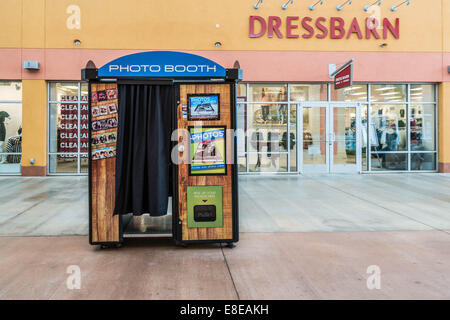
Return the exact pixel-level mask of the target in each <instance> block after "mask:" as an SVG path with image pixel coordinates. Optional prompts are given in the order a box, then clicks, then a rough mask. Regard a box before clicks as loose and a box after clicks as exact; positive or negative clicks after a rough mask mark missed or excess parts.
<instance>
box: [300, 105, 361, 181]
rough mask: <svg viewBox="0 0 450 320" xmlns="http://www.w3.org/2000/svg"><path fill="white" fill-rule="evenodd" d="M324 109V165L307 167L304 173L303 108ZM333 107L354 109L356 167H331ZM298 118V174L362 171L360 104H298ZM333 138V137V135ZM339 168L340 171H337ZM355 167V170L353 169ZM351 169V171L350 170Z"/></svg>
mask: <svg viewBox="0 0 450 320" xmlns="http://www.w3.org/2000/svg"><path fill="white" fill-rule="evenodd" d="M305 107H306V108H320V107H323V108H325V110H326V112H325V144H326V155H325V160H326V161H325V162H326V163H325V164H320V165H307V166H308V170H307V171H306V172H305V164H304V159H303V110H304V108H305ZM335 107H338V108H344V107H350V108H355V109H356V165H333V152H332V146H333V145H334V142H335V140H334V139H333V137H332V134H333V131H332V130H333V122H332V120H333V119H332V117H333V110H334V108H335ZM297 112H298V117H297V128H298V135H297V137H298V138H297V140H298V143H297V155H298V164H299V173H301V174H305V173H312V174H315V173H344V172H347V173H360V172H361V169H362V155H361V104H360V103H359V102H329V101H322V102H309V101H305V102H300V103H299V104H298V111H297ZM333 136H334V135H333ZM339 166H341V168H345V169H341V170H339ZM355 166H356V168H355ZM350 168H351V169H350Z"/></svg>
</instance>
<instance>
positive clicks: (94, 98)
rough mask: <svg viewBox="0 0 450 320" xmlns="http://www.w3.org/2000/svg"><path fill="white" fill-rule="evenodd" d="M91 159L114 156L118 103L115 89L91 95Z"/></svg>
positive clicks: (93, 91) (95, 92) (94, 92)
mask: <svg viewBox="0 0 450 320" xmlns="http://www.w3.org/2000/svg"><path fill="white" fill-rule="evenodd" d="M90 112H91V157H92V160H101V159H106V158H112V157H115V156H116V142H117V126H118V116H117V115H118V101H117V87H109V88H106V89H103V90H95V89H94V88H92V93H91V110H90Z"/></svg>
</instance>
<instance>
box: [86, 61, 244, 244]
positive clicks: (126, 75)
mask: <svg viewBox="0 0 450 320" xmlns="http://www.w3.org/2000/svg"><path fill="white" fill-rule="evenodd" d="M82 75H83V78H84V79H86V80H88V81H89V98H90V99H89V110H90V120H89V132H90V141H91V143H90V152H89V153H90V160H89V161H90V166H89V186H90V192H89V193H90V210H89V212H90V243H91V244H99V245H103V246H109V245H116V244H121V243H122V242H123V241H124V239H126V238H127V237H136V236H140V237H143V236H144V237H145V236H154V235H159V236H163V235H164V236H169V237H172V238H173V239H174V240H175V242H176V243H179V244H187V243H192V242H216V243H227V244H230V245H232V244H233V243H234V242H237V241H238V202H237V170H236V157H235V154H236V143H235V137H234V134H233V131H234V128H235V123H236V119H235V116H234V115H235V88H236V82H237V81H238V80H239V75H241V72H240V71H239V70H238V69H225V68H223V67H222V66H220V65H218V64H217V63H215V62H213V61H211V60H208V59H205V58H203V57H200V56H196V55H191V54H186V53H180V52H143V53H137V54H132V55H129V56H125V57H121V58H118V59H116V60H114V61H111V62H110V63H108V64H106V65H105V66H103V67H101V68H99V69H96V68H95V67H94V66H92V64H90V65H89V64H88V66H87V68H86V69H83V71H82ZM170 220H171V223H169V221H170Z"/></svg>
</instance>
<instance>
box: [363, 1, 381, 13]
mask: <svg viewBox="0 0 450 320" xmlns="http://www.w3.org/2000/svg"><path fill="white" fill-rule="evenodd" d="M381 3H382V0H377V1H375V2H374V3H372V4H370V5H368V6H364V11H365V12H367V11H369V9H370V8H371V7H373V6H374V5H378V6H381Z"/></svg>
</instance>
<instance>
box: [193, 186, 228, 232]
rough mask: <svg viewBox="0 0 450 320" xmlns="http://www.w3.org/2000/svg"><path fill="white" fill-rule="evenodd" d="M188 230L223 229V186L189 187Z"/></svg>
mask: <svg viewBox="0 0 450 320" xmlns="http://www.w3.org/2000/svg"><path fill="white" fill-rule="evenodd" d="M187 216H188V228H221V227H222V226H223V215H222V186H188V187H187Z"/></svg>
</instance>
